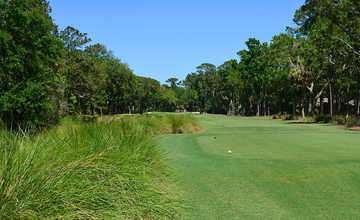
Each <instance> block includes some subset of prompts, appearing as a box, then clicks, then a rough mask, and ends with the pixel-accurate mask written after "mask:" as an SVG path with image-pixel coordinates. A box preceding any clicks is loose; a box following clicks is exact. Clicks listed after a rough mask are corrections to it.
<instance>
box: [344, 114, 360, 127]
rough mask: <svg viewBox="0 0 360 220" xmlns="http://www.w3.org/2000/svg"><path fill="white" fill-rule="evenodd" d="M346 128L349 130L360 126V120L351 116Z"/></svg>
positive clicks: (347, 120)
mask: <svg viewBox="0 0 360 220" xmlns="http://www.w3.org/2000/svg"><path fill="white" fill-rule="evenodd" d="M345 126H346V127H348V128H351V127H358V126H360V119H359V118H358V117H356V116H349V117H348V118H347V119H346V123H345Z"/></svg>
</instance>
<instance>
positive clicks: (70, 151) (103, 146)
mask: <svg viewBox="0 0 360 220" xmlns="http://www.w3.org/2000/svg"><path fill="white" fill-rule="evenodd" d="M198 129H199V128H198V126H197V124H196V122H195V119H194V118H192V117H191V116H188V115H156V116H124V117H118V118H115V119H111V120H109V118H107V120H98V121H97V122H92V123H85V122H80V121H77V120H72V119H69V118H68V119H66V120H63V121H62V123H61V124H60V125H59V126H58V127H56V128H53V129H51V130H48V131H45V132H43V133H41V134H40V135H38V136H36V137H29V136H28V135H27V133H26V132H23V133H20V132H19V133H12V132H8V131H6V130H1V131H0V219H174V218H179V214H180V210H181V199H180V197H179V196H178V195H177V193H176V186H175V185H174V184H173V182H172V180H171V175H170V170H169V169H168V167H166V165H165V164H164V162H163V161H164V154H163V152H161V150H160V149H159V148H158V146H157V145H156V143H155V142H154V140H153V138H152V136H153V135H158V134H163V133H184V132H194V131H196V130H198Z"/></svg>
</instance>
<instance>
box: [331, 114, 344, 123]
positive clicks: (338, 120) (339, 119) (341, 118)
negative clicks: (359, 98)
mask: <svg viewBox="0 0 360 220" xmlns="http://www.w3.org/2000/svg"><path fill="white" fill-rule="evenodd" d="M332 121H333V122H335V123H336V124H337V125H345V124H346V121H347V118H346V116H344V115H336V116H334V117H333V120H332Z"/></svg>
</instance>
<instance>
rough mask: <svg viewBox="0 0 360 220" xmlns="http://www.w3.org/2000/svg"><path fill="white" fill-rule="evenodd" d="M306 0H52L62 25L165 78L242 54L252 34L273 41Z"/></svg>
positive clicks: (143, 73) (141, 70) (140, 69)
mask: <svg viewBox="0 0 360 220" xmlns="http://www.w3.org/2000/svg"><path fill="white" fill-rule="evenodd" d="M303 3H304V0H275V1H270V0H103V1H100V0H50V5H51V7H52V10H53V11H52V17H53V19H54V20H55V23H56V24H58V25H59V27H60V28H64V27H66V26H67V25H70V26H73V27H75V28H77V29H79V30H80V31H82V32H85V33H88V34H89V36H90V37H91V38H92V39H93V43H102V44H104V45H105V46H106V47H107V48H108V49H110V50H112V51H113V52H114V54H115V55H116V56H117V57H119V58H120V59H121V60H122V61H123V62H125V63H127V64H129V66H130V68H131V69H132V70H134V73H135V74H137V75H141V76H147V77H152V78H154V79H157V80H159V81H160V82H162V83H164V82H165V81H166V79H168V78H170V77H177V78H179V79H184V78H185V77H186V75H187V74H188V73H190V72H194V71H195V69H196V66H198V65H200V64H201V63H213V64H215V65H220V64H222V63H223V62H224V61H226V60H229V59H233V58H237V55H236V52H238V51H239V50H241V49H243V48H244V42H245V41H246V40H247V39H248V38H249V37H255V38H257V39H259V40H261V41H270V40H271V38H272V36H273V35H275V34H279V33H281V32H284V31H285V27H286V26H293V22H292V18H293V15H294V13H295V10H296V9H298V8H299V7H300V6H301V5H302V4H303Z"/></svg>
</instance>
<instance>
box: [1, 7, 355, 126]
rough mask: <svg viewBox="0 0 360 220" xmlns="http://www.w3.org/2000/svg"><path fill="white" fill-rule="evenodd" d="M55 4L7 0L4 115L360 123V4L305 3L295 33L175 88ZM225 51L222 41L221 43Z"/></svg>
mask: <svg viewBox="0 0 360 220" xmlns="http://www.w3.org/2000/svg"><path fill="white" fill-rule="evenodd" d="M50 12H51V9H50V7H49V2H48V1H46V0H27V1H24V0H1V1H0V117H1V119H2V121H3V122H4V123H5V125H7V126H8V127H19V126H20V127H24V126H25V127H26V126H35V127H43V126H47V125H51V124H54V123H56V122H57V121H58V120H59V119H60V118H61V117H63V116H64V115H68V114H85V115H87V114H91V115H93V114H122V113H143V112H146V111H199V112H208V113H217V114H229V115H245V116H252V115H257V116H260V115H272V114H279V113H281V114H285V113H287V114H290V115H293V116H294V115H302V116H303V117H305V116H306V115H310V116H311V115H314V114H321V115H329V116H330V117H333V116H334V115H336V114H337V115H340V114H341V115H357V116H359V115H360V100H359V98H360V65H359V63H360V2H359V1H357V0H339V1H335V0H306V1H305V4H304V5H303V6H302V7H301V8H300V9H298V10H297V11H296V13H295V15H294V22H295V24H296V25H295V27H287V29H286V30H287V31H286V32H285V33H283V34H279V35H276V36H274V37H273V39H272V40H271V42H260V41H258V40H257V39H255V38H250V39H249V40H248V41H247V42H246V46H247V49H245V50H241V51H239V52H238V53H237V55H238V56H239V59H237V60H236V59H234V60H229V61H226V62H224V64H222V65H220V66H218V67H216V66H215V65H213V64H209V63H204V64H201V65H199V66H198V67H197V71H196V72H194V73H190V74H188V75H187V77H186V79H185V80H182V81H179V80H178V79H176V78H170V79H169V80H168V81H167V83H168V85H161V84H160V83H159V82H158V81H157V80H155V79H151V78H145V77H140V76H136V75H135V74H134V73H133V71H132V70H131V69H130V67H129V66H128V65H127V64H125V63H123V62H121V60H120V59H119V58H117V57H115V56H114V55H113V54H112V52H111V50H108V49H107V48H106V47H105V46H104V45H101V44H91V39H90V38H89V36H88V34H86V33H82V32H81V31H80V30H77V29H76V28H74V27H70V26H69V27H66V28H65V29H63V30H59V28H58V27H57V25H56V24H54V22H53V20H52V18H51V16H50ZM219 43H220V42H219Z"/></svg>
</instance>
